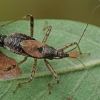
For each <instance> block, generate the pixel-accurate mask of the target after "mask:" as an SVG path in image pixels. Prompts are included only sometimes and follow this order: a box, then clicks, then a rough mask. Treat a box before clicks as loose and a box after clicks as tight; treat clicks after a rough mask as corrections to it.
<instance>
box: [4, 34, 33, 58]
mask: <svg viewBox="0 0 100 100" xmlns="http://www.w3.org/2000/svg"><path fill="white" fill-rule="evenodd" d="M27 39H28V40H35V39H34V38H31V37H29V36H27V35H25V34H21V33H13V34H10V35H9V36H7V37H6V38H5V39H4V48H6V49H8V50H10V51H12V52H14V53H17V54H20V55H24V56H29V55H28V54H27V53H26V52H25V51H24V50H23V49H22V47H21V45H20V43H21V42H22V41H23V40H27Z"/></svg>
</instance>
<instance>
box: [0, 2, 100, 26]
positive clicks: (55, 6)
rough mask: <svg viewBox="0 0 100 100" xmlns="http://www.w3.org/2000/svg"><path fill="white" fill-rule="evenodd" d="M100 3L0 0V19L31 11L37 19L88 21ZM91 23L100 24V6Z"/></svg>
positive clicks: (16, 16)
mask: <svg viewBox="0 0 100 100" xmlns="http://www.w3.org/2000/svg"><path fill="white" fill-rule="evenodd" d="M99 4H100V1H99V0H0V21H7V20H13V19H16V18H19V17H22V16H24V15H26V14H29V13H31V14H34V16H35V19H68V20H76V21H81V22H86V23H87V22H88V19H89V16H90V14H91V12H92V10H93V8H94V7H96V6H97V5H99ZM89 23H91V24H94V25H97V26H100V7H99V8H98V9H97V10H96V11H95V13H94V14H93V17H92V19H91V21H90V22H89Z"/></svg>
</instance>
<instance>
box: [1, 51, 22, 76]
mask: <svg viewBox="0 0 100 100" xmlns="http://www.w3.org/2000/svg"><path fill="white" fill-rule="evenodd" d="M12 65H14V66H15V65H16V68H14V69H12V70H10V71H3V70H4V69H6V68H8V67H9V66H12ZM20 74H21V72H20V69H19V68H18V66H17V63H16V61H15V60H14V59H12V58H9V57H7V56H5V55H4V54H3V53H1V52H0V78H10V77H15V76H19V75H20Z"/></svg>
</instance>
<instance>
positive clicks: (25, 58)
mask: <svg viewBox="0 0 100 100" xmlns="http://www.w3.org/2000/svg"><path fill="white" fill-rule="evenodd" d="M26 60H27V57H24V59H23V60H22V61H20V62H18V63H17V66H19V65H20V64H22V63H23V62H25V61H26ZM15 67H16V65H12V66H10V67H8V68H6V69H4V71H10V70H12V69H14V68H15Z"/></svg>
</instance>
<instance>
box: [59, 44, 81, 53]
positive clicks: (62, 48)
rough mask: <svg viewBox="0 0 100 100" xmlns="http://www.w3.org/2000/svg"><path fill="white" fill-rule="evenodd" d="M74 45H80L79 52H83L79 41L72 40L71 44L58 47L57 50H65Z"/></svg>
mask: <svg viewBox="0 0 100 100" xmlns="http://www.w3.org/2000/svg"><path fill="white" fill-rule="evenodd" d="M73 45H76V47H78V50H79V53H80V54H82V52H81V49H80V47H79V45H78V43H77V42H72V43H70V44H67V45H64V46H62V47H60V48H58V49H57V50H65V49H67V48H69V47H71V46H73ZM76 47H74V48H73V49H71V50H69V51H68V52H70V51H72V50H74V49H75V48H76Z"/></svg>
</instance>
